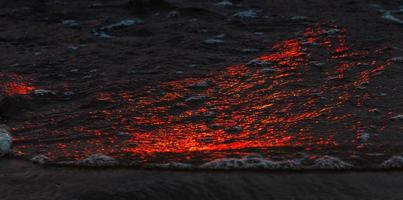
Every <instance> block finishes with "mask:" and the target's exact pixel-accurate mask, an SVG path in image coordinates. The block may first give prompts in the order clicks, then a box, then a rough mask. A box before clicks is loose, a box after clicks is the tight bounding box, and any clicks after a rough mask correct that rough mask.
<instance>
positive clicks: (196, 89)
mask: <svg viewBox="0 0 403 200" xmlns="http://www.w3.org/2000/svg"><path fill="white" fill-rule="evenodd" d="M345 33H346V30H345V29H336V27H331V28H328V29H327V30H323V28H322V27H321V26H317V27H313V28H308V29H307V30H306V31H305V32H304V34H303V36H302V37H300V38H297V39H290V40H286V41H282V42H279V43H277V44H276V45H274V47H273V49H272V51H271V52H272V53H268V54H265V55H262V56H260V57H258V58H257V60H262V61H266V62H270V63H272V66H271V67H272V68H273V69H274V70H275V72H273V71H270V72H268V71H267V70H265V69H264V68H262V67H256V66H248V65H234V66H229V67H227V68H225V69H224V70H221V71H220V72H218V73H214V74H211V75H209V76H208V77H207V78H205V77H204V78H195V77H192V78H186V79H184V80H175V81H168V82H160V83H159V85H157V86H156V85H153V86H146V87H144V88H143V91H142V92H139V91H128V90H122V91H117V92H101V93H99V94H97V96H96V98H95V99H96V101H98V102H104V103H106V104H107V105H108V106H105V107H104V109H94V110H91V111H89V112H88V115H85V116H83V114H77V113H75V114H74V113H69V114H66V115H65V117H66V118H69V119H72V120H73V119H75V120H78V119H80V120H78V121H79V123H81V124H82V125H81V126H79V127H76V128H75V129H74V130H75V132H76V134H75V135H76V137H78V138H81V137H84V136H85V138H87V140H82V139H81V140H74V139H72V138H71V136H70V135H68V134H62V133H60V132H56V131H54V130H53V131H52V130H49V131H50V132H52V133H51V135H53V136H55V138H59V139H60V142H56V141H59V140H55V141H54V142H49V143H48V144H46V145H47V148H48V149H52V148H55V149H58V150H59V151H61V152H63V153H62V154H63V156H64V157H70V158H76V159H78V158H80V157H82V156H85V155H88V154H90V153H96V152H97V153H107V154H113V155H117V156H121V157H127V156H129V157H140V158H142V159H143V160H142V161H143V162H148V160H149V159H152V158H153V157H158V156H159V159H162V162H164V161H168V160H181V159H186V160H189V159H195V160H211V159H214V158H220V157H225V156H226V155H243V154H244V153H246V152H250V151H252V152H253V151H257V152H259V153H263V154H265V153H269V152H270V151H271V150H270V149H272V148H280V147H284V148H290V147H292V148H301V149H305V150H314V149H317V150H318V149H322V148H338V146H339V145H353V146H354V145H356V144H355V138H356V137H357V134H356V133H357V132H356V129H357V126H358V124H361V122H360V120H359V119H356V118H354V116H353V114H352V113H350V112H349V109H350V110H351V108H347V107H348V106H351V105H350V104H351V102H355V101H356V98H355V95H357V94H358V93H357V91H359V87H360V86H362V85H364V84H366V83H368V82H369V81H370V79H371V78H372V77H373V76H375V75H377V74H378V73H379V72H381V71H382V70H384V69H385V67H386V66H387V65H388V63H387V62H386V61H385V62H378V61H376V60H374V59H375V58H374V57H376V56H374V55H376V54H381V53H382V52H383V50H376V51H374V52H370V51H359V52H357V51H352V50H351V46H349V45H347V41H346V36H345ZM315 50H316V51H315ZM316 52H321V55H316ZM126 84H130V82H126ZM360 99H362V100H365V96H364V97H362V98H360ZM356 104H357V105H359V104H360V101H358V102H356ZM111 105H113V106H111ZM67 113H68V112H67ZM85 118H88V121H85ZM56 121H57V120H56ZM59 121H63V119H59ZM30 125H32V127H38V126H40V125H38V124H34V123H33V124H28V123H27V124H25V126H24V127H20V128H19V130H20V131H23V130H24V128H25V129H30V128H29V127H30ZM32 127H31V128H32ZM52 127H54V126H52ZM55 127H57V125H55ZM119 132H120V134H121V135H124V136H126V138H125V137H123V138H124V139H122V138H121V137H119V136H117V133H119ZM77 133H79V134H78V136H77ZM123 133H124V134H123ZM358 137H359V136H358ZM65 139H71V140H69V141H68V142H65V141H64V140H65ZM351 141H354V142H351ZM61 144H63V145H61ZM46 145H45V146H46ZM360 145H361V144H360ZM29 148H31V147H29V145H26V146H21V147H20V149H22V151H24V149H29ZM167 153H169V154H175V155H186V156H185V157H186V158H181V157H180V156H176V157H169V156H166V157H163V158H161V157H160V155H162V154H167ZM48 155H49V156H53V153H52V152H50V151H49V152H48ZM201 155H202V156H201ZM200 156H201V157H200ZM55 157H57V156H55ZM59 157H61V156H59Z"/></svg>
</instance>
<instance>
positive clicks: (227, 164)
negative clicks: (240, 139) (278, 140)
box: [199, 155, 301, 169]
mask: <svg viewBox="0 0 403 200" xmlns="http://www.w3.org/2000/svg"><path fill="white" fill-rule="evenodd" d="M300 165H301V160H300V159H299V160H282V161H273V160H269V159H266V158H263V157H262V156H260V155H249V156H245V157H243V158H223V159H217V160H213V161H211V162H207V163H205V164H202V165H200V166H199V168H201V169H298V168H300Z"/></svg>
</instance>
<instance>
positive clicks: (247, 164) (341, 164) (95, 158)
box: [31, 154, 403, 170]
mask: <svg viewBox="0 0 403 200" xmlns="http://www.w3.org/2000/svg"><path fill="white" fill-rule="evenodd" d="M31 161H32V162H33V163H36V164H42V165H59V166H77V167H133V168H140V169H162V170H356V169H364V170H365V169H382V170H385V169H402V168H403V156H400V155H396V156H392V157H391V158H389V159H386V160H385V161H383V162H380V163H378V164H376V163H375V164H372V165H367V166H365V167H364V168H363V167H362V166H360V165H355V164H353V163H351V162H348V161H345V160H343V159H341V158H338V157H335V156H329V155H325V156H321V157H316V158H311V157H310V156H308V155H306V154H304V155H303V156H302V157H300V158H295V159H283V160H272V159H269V158H265V157H263V156H261V155H259V154H250V155H246V156H244V157H241V158H231V157H230V158H221V159H215V160H211V161H208V162H205V163H202V164H192V163H182V162H168V163H150V164H145V165H139V164H138V163H136V162H130V163H128V162H124V161H119V160H117V159H115V158H113V157H110V156H107V155H103V154H93V155H91V156H89V157H87V158H84V159H81V160H77V161H61V162H52V160H51V159H49V158H48V157H46V156H43V155H38V156H35V157H33V158H32V159H31Z"/></svg>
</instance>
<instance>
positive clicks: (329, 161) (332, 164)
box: [311, 155, 353, 169]
mask: <svg viewBox="0 0 403 200" xmlns="http://www.w3.org/2000/svg"><path fill="white" fill-rule="evenodd" d="M352 167H353V165H352V164H350V163H348V162H345V161H343V160H341V159H340V158H336V157H332V156H328V155H325V156H323V157H320V158H318V159H316V160H315V161H314V164H313V165H312V166H311V168H313V169H348V168H352Z"/></svg>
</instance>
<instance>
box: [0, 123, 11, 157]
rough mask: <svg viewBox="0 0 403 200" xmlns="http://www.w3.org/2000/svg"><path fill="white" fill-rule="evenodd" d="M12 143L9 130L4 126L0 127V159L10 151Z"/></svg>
mask: <svg viewBox="0 0 403 200" xmlns="http://www.w3.org/2000/svg"><path fill="white" fill-rule="evenodd" d="M12 141H13V140H12V137H11V134H10V128H9V127H8V126H5V125H0V157H2V156H4V155H6V154H7V153H8V152H9V151H10V148H11V145H12Z"/></svg>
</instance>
